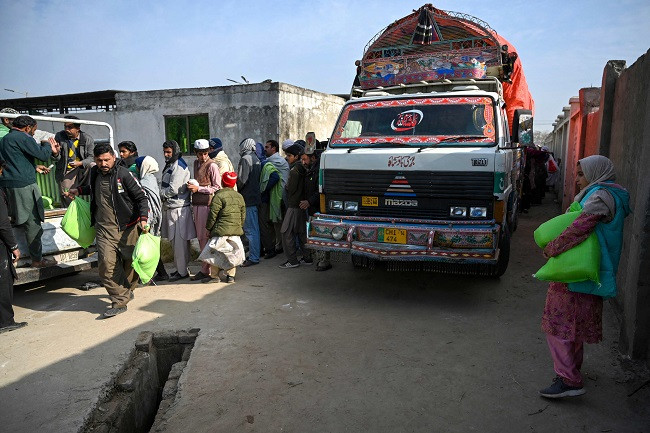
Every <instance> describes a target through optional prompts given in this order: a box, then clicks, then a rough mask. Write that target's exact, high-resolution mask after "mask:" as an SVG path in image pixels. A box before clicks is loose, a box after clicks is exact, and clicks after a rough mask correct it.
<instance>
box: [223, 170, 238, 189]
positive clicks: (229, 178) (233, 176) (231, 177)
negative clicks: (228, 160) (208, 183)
mask: <svg viewBox="0 0 650 433" xmlns="http://www.w3.org/2000/svg"><path fill="white" fill-rule="evenodd" d="M236 183H237V173H235V172H234V171H227V172H225V173H224V174H223V176H221V184H222V185H223V186H225V187H226V188H232V187H233V186H235V184H236Z"/></svg>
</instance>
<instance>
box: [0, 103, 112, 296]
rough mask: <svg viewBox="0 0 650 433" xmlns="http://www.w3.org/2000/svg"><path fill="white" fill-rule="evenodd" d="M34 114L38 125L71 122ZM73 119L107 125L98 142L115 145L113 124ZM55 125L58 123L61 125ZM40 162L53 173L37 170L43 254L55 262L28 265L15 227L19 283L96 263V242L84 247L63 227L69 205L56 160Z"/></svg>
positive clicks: (24, 243)
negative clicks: (63, 198)
mask: <svg viewBox="0 0 650 433" xmlns="http://www.w3.org/2000/svg"><path fill="white" fill-rule="evenodd" d="M18 116H20V114H9V113H2V117H7V118H15V117H18ZM31 117H32V118H33V119H34V120H36V122H37V123H38V124H39V127H40V126H41V125H44V124H46V123H50V122H51V123H52V125H53V126H54V128H55V130H62V129H63V124H64V123H71V121H70V119H65V118H60V117H49V116H31ZM74 123H80V124H82V125H94V126H99V127H102V128H101V129H103V128H104V127H105V128H106V135H107V137H103V138H98V139H95V143H110V145H111V147H113V149H115V146H114V138H113V128H112V126H111V125H110V124H108V123H106V122H98V121H93V120H74ZM56 125H58V129H57V126H56ZM38 163H39V164H42V165H47V166H49V167H51V171H50V173H48V174H37V175H36V176H37V183H38V185H39V187H40V189H41V194H42V196H43V205H44V207H45V221H44V222H43V224H42V227H43V236H42V242H43V257H45V258H49V259H52V260H54V261H55V262H56V264H55V265H53V266H48V267H43V268H32V267H29V262H30V259H29V251H28V247H27V240H26V238H25V233H24V232H23V231H22V230H20V229H14V233H15V235H16V240H17V241H18V248H19V249H20V254H21V259H20V261H19V262H18V267H17V269H16V271H17V274H18V278H17V279H16V284H17V285H20V284H25V283H31V282H35V281H41V280H45V279H48V278H53V277H58V276H62V275H66V274H70V273H74V272H79V271H82V270H85V269H90V268H92V267H96V266H97V257H96V254H94V246H91V247H90V248H82V247H81V246H79V244H77V242H75V241H74V240H72V239H71V238H70V237H69V236H68V235H67V234H66V233H65V232H64V231H63V229H62V228H61V221H62V220H63V216H64V215H65V212H66V210H67V209H66V208H65V207H63V206H62V204H61V200H60V195H59V188H58V185H57V183H56V180H55V167H54V164H52V161H38Z"/></svg>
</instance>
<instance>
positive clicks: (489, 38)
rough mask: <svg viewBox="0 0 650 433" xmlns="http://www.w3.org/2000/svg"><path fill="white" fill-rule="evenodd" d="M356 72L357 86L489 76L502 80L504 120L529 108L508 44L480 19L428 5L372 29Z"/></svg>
mask: <svg viewBox="0 0 650 433" xmlns="http://www.w3.org/2000/svg"><path fill="white" fill-rule="evenodd" d="M357 73H358V79H359V81H358V83H359V87H361V89H363V90H369V89H376V88H386V87H391V86H399V85H404V84H414V83H420V82H423V81H438V80H444V79H471V78H478V79H480V78H485V77H486V76H495V77H498V78H499V80H500V81H501V82H502V84H503V97H504V100H505V102H506V107H507V108H506V110H507V111H508V120H509V122H510V124H512V120H513V112H514V110H515V109H517V108H524V109H529V110H534V103H533V99H532V97H531V96H530V93H529V91H528V85H527V83H526V79H525V77H524V74H523V69H522V67H521V61H520V60H519V58H518V55H517V53H516V51H515V49H514V47H513V46H512V45H511V44H510V43H509V42H508V41H507V40H505V39H504V38H503V37H501V36H500V35H498V34H497V33H496V31H494V30H493V29H492V28H490V26H489V25H488V24H487V23H486V22H484V21H482V20H480V19H478V18H476V17H473V16H471V15H467V14H463V13H459V12H451V11H444V10H441V9H437V8H435V7H433V5H431V4H425V5H424V6H422V7H421V8H419V9H418V10H417V11H413V13H411V14H410V15H407V16H406V17H404V18H401V19H399V20H397V21H395V22H394V23H392V24H390V25H389V26H388V27H386V28H385V29H383V30H381V31H380V32H379V33H377V35H375V37H373V38H372V39H371V40H370V42H368V44H367V45H366V47H365V49H364V53H363V58H362V60H361V65H360V67H359V68H358V70H357Z"/></svg>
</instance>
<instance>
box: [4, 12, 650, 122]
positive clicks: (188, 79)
mask: <svg viewBox="0 0 650 433" xmlns="http://www.w3.org/2000/svg"><path fill="white" fill-rule="evenodd" d="M424 3H425V1H424V0H421V1H410V0H402V1H399V0H395V1H385V0H375V1H372V2H369V1H363V0H347V1H346V0H322V1H311V0H303V1H294V0H289V1H282V2H271V1H268V0H267V1H258V0H248V1H246V2H244V1H241V0H240V1H231V0H218V1H204V0H194V1H182V0H175V1H168V0H158V1H148V0H130V1H123V0H108V1H107V0H104V1H95V0H85V1H80V0H51V1H47V0H22V1H20V2H18V1H15V0H0V10H2V14H1V15H0V20H1V24H0V40H2V42H3V43H2V46H3V47H4V50H3V51H4V54H3V56H2V62H0V99H12V98H16V97H22V95H21V93H27V94H28V95H29V96H43V95H57V94H66V93H76V92H90V91H97V90H108V89H111V90H127V91H137V90H154V89H174V88H186V87H210V86H225V85H230V84H233V83H231V82H230V81H228V79H232V80H236V81H239V82H242V81H243V80H242V78H241V76H244V77H246V79H247V80H248V81H250V82H260V81H263V80H266V79H271V80H273V81H281V82H285V83H289V84H293V85H296V86H300V87H304V88H308V89H312V90H317V91H321V92H326V93H337V94H340V93H349V91H350V86H351V83H352V80H353V78H354V73H355V66H354V61H355V60H357V59H360V58H361V56H362V54H363V49H364V47H365V45H366V44H367V43H368V41H369V40H370V39H371V38H373V36H375V34H376V33H377V32H379V31H380V30H381V29H383V28H384V27H386V26H387V25H388V24H390V23H392V22H393V21H395V20H397V19H399V18H402V17H403V16H405V15H408V14H409V13H411V11H412V10H413V9H417V8H419V7H420V6H422V5H423V4H424ZM433 4H434V6H436V7H437V8H439V9H444V10H450V11H456V12H463V13H467V14H469V15H473V16H475V17H477V18H480V19H481V20H483V21H485V22H487V23H488V24H489V25H490V27H491V28H492V29H494V30H495V31H496V32H497V33H499V34H500V35H501V36H503V37H505V38H506V39H507V40H508V41H509V42H510V43H511V44H512V45H514V47H515V48H516V50H517V52H518V54H519V57H520V59H521V61H522V64H523V68H524V72H525V74H526V79H527V81H528V85H529V88H530V91H531V93H532V95H533V98H534V99H535V124H536V129H538V130H550V129H551V128H552V126H551V124H552V122H553V121H554V120H555V118H556V117H557V115H558V114H560V113H561V111H562V107H563V106H565V105H567V104H568V101H569V98H570V97H572V96H577V94H578V90H579V89H580V88H582V87H590V86H596V87H599V86H600V85H601V81H602V74H603V68H604V66H605V64H606V62H607V61H608V60H614V59H615V60H625V61H626V62H627V66H628V67H629V66H631V65H632V64H633V63H634V62H635V61H636V60H637V59H638V58H639V57H640V56H642V55H643V54H645V53H646V52H647V51H648V49H650V25H648V22H650V2H648V1H647V0H618V1H616V2H612V1H602V0H593V1H586V0H573V1H569V0H564V1H543V2H542V1H532V0H528V1H519V0H511V1H500V2H489V1H485V0H483V1H475V0H471V1H470V0H467V1H463V0H455V1H454V0H441V1H438V2H434V3H433ZM3 89H12V90H14V91H15V92H18V93H12V92H8V91H6V90H3Z"/></svg>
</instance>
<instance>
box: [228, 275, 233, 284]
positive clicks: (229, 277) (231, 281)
mask: <svg viewBox="0 0 650 433" xmlns="http://www.w3.org/2000/svg"><path fill="white" fill-rule="evenodd" d="M234 282H235V277H231V276H230V275H228V276H227V277H226V283H234Z"/></svg>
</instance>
